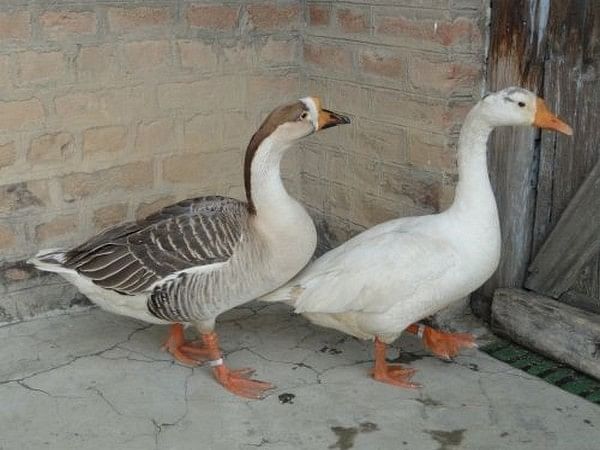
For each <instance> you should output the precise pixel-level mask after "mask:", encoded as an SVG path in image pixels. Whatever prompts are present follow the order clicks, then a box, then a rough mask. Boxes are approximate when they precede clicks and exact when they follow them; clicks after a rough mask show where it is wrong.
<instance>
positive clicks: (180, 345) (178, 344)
mask: <svg viewBox="0 0 600 450" xmlns="http://www.w3.org/2000/svg"><path fill="white" fill-rule="evenodd" d="M162 348H163V350H166V351H168V352H169V353H170V354H171V355H173V357H174V358H175V359H176V360H177V361H179V362H180V363H181V364H183V365H185V366H191V367H193V366H198V365H200V364H201V363H203V362H204V361H206V360H207V359H209V358H210V355H209V352H208V349H207V348H206V347H205V346H204V345H202V343H199V344H198V343H190V342H186V340H185V335H184V332H183V325H181V324H180V323H176V324H173V325H171V327H170V328H169V336H168V337H167V340H166V342H165V343H164V344H163V346H162Z"/></svg>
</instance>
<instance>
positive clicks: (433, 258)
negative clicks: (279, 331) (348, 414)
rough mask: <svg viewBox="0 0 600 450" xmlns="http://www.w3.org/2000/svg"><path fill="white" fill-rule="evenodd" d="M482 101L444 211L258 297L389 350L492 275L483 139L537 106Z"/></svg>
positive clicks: (496, 97) (381, 230) (342, 253)
mask: <svg viewBox="0 0 600 450" xmlns="http://www.w3.org/2000/svg"><path fill="white" fill-rule="evenodd" d="M490 97H491V98H488V99H484V100H482V101H481V102H480V103H478V104H477V105H476V106H475V107H474V108H473V109H472V110H471V112H470V113H469V115H468V116H467V118H466V120H465V123H464V125H463V128H462V130H461V136H460V139H459V149H458V168H459V182H458V185H457V187H456V193H455V199H454V202H453V204H452V206H451V207H450V208H449V209H448V210H446V211H444V212H442V213H440V214H435V215H429V216H421V217H408V218H400V219H396V220H392V221H389V222H385V223H383V224H380V225H378V226H375V227H373V228H371V229H369V230H367V231H365V232H363V233H361V234H359V235H357V236H355V237H354V238H352V239H350V240H349V241H347V242H345V243H344V244H342V245H341V246H339V247H337V248H336V249H334V250H332V251H330V252H328V253H326V254H325V255H323V256H322V257H320V258H319V259H317V260H316V261H315V262H314V263H312V264H311V265H309V266H308V267H307V268H305V269H304V270H303V271H302V272H300V274H298V275H297V276H296V277H295V278H294V279H292V280H291V281H290V282H288V283H287V284H286V285H285V286H283V287H281V288H279V289H277V290H275V291H274V292H272V293H270V294H268V295H266V296H264V297H263V298H261V300H265V301H284V302H287V303H289V304H290V305H292V306H293V307H294V308H295V310H296V312H298V313H301V314H303V315H304V316H306V317H307V318H308V319H309V320H310V321H312V322H314V323H316V324H318V325H322V326H326V327H330V328H334V329H337V330H339V331H342V332H344V333H347V334H350V335H353V336H355V337H358V338H361V339H374V338H378V339H379V340H380V341H382V342H384V343H390V342H392V341H394V340H395V339H396V338H397V337H398V336H399V335H400V334H401V333H402V331H403V330H404V329H406V328H407V327H408V326H409V325H410V324H412V323H415V322H417V321H419V320H421V319H423V318H425V317H426V316H428V315H430V314H433V313H435V312H437V311H439V310H441V309H442V308H444V307H446V306H448V305H449V304H451V303H452V302H454V301H456V300H459V299H461V298H463V297H465V296H466V295H468V294H470V293H471V292H473V291H474V290H475V289H477V288H478V287H479V286H481V285H482V284H483V283H484V282H485V281H486V280H487V279H488V278H489V277H490V276H491V275H492V274H493V272H494V271H495V270H496V268H497V266H498V263H499V259H500V246H501V245H500V244H501V236H500V226H499V219H498V211H497V207H496V201H495V198H494V194H493V191H492V188H491V185H490V181H489V177H488V172H487V163H486V159H487V158H486V143H487V139H488V136H489V134H490V133H491V131H492V129H493V128H494V126H498V125H521V124H522V125H525V124H531V123H532V122H534V117H536V105H537V103H536V97H535V96H534V95H533V94H531V93H530V92H528V91H525V90H522V89H518V88H510V89H507V90H505V91H501V92H498V93H496V94H492V95H491V96H490ZM521 103H523V104H524V105H523V107H521ZM525 103H526V104H525ZM517 105H518V106H517ZM525 106H527V108H525ZM538 106H539V105H538ZM515 108H516V109H515ZM540 108H541V107H540ZM544 108H545V107H544ZM505 109H509V111H508V112H506V111H505ZM546 111H547V110H546ZM495 113H498V115H499V117H496V116H494V114H495ZM567 128H568V127H567Z"/></svg>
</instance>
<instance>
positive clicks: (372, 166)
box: [346, 155, 381, 194]
mask: <svg viewBox="0 0 600 450" xmlns="http://www.w3.org/2000/svg"><path fill="white" fill-rule="evenodd" d="M346 177H347V180H348V183H347V185H348V186H349V187H351V188H352V189H358V190H360V191H362V192H371V193H373V194H377V193H378V192H379V186H380V185H381V163H380V162H379V161H376V160H374V159H372V158H369V157H364V156H360V155H349V156H348V171H347V174H346Z"/></svg>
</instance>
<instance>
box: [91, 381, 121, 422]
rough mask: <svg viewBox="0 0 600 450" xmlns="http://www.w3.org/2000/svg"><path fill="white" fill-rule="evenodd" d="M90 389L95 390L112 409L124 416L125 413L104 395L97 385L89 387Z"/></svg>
mask: <svg viewBox="0 0 600 450" xmlns="http://www.w3.org/2000/svg"><path fill="white" fill-rule="evenodd" d="M87 390H88V391H92V392H95V393H96V394H98V396H99V397H100V398H101V399H102V400H103V401H104V403H106V404H107V405H108V406H109V408H110V409H112V410H113V411H114V412H115V413H116V414H117V415H118V416H122V415H123V413H122V412H121V411H119V410H118V409H117V407H116V406H115V405H114V404H113V403H112V402H111V401H110V400H109V399H107V398H106V397H105V396H104V393H103V392H102V391H101V390H100V389H98V388H97V387H95V386H91V387H88V388H87Z"/></svg>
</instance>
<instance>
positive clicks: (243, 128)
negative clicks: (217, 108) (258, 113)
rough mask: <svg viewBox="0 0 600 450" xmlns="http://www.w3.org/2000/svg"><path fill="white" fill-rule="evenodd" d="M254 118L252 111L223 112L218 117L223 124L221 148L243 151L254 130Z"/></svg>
mask: <svg viewBox="0 0 600 450" xmlns="http://www.w3.org/2000/svg"><path fill="white" fill-rule="evenodd" d="M290 95H291V94H290ZM254 119H255V115H254V114H253V113H247V112H234V111H228V112H225V113H223V117H221V118H220V120H221V123H222V125H223V126H222V128H223V148H237V149H240V150H242V151H245V150H246V147H247V146H248V143H249V142H250V138H251V137H252V135H253V134H254V132H255V131H256V125H255V123H254ZM233 124H235V125H233ZM218 148H219V147H217V149H218Z"/></svg>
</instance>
